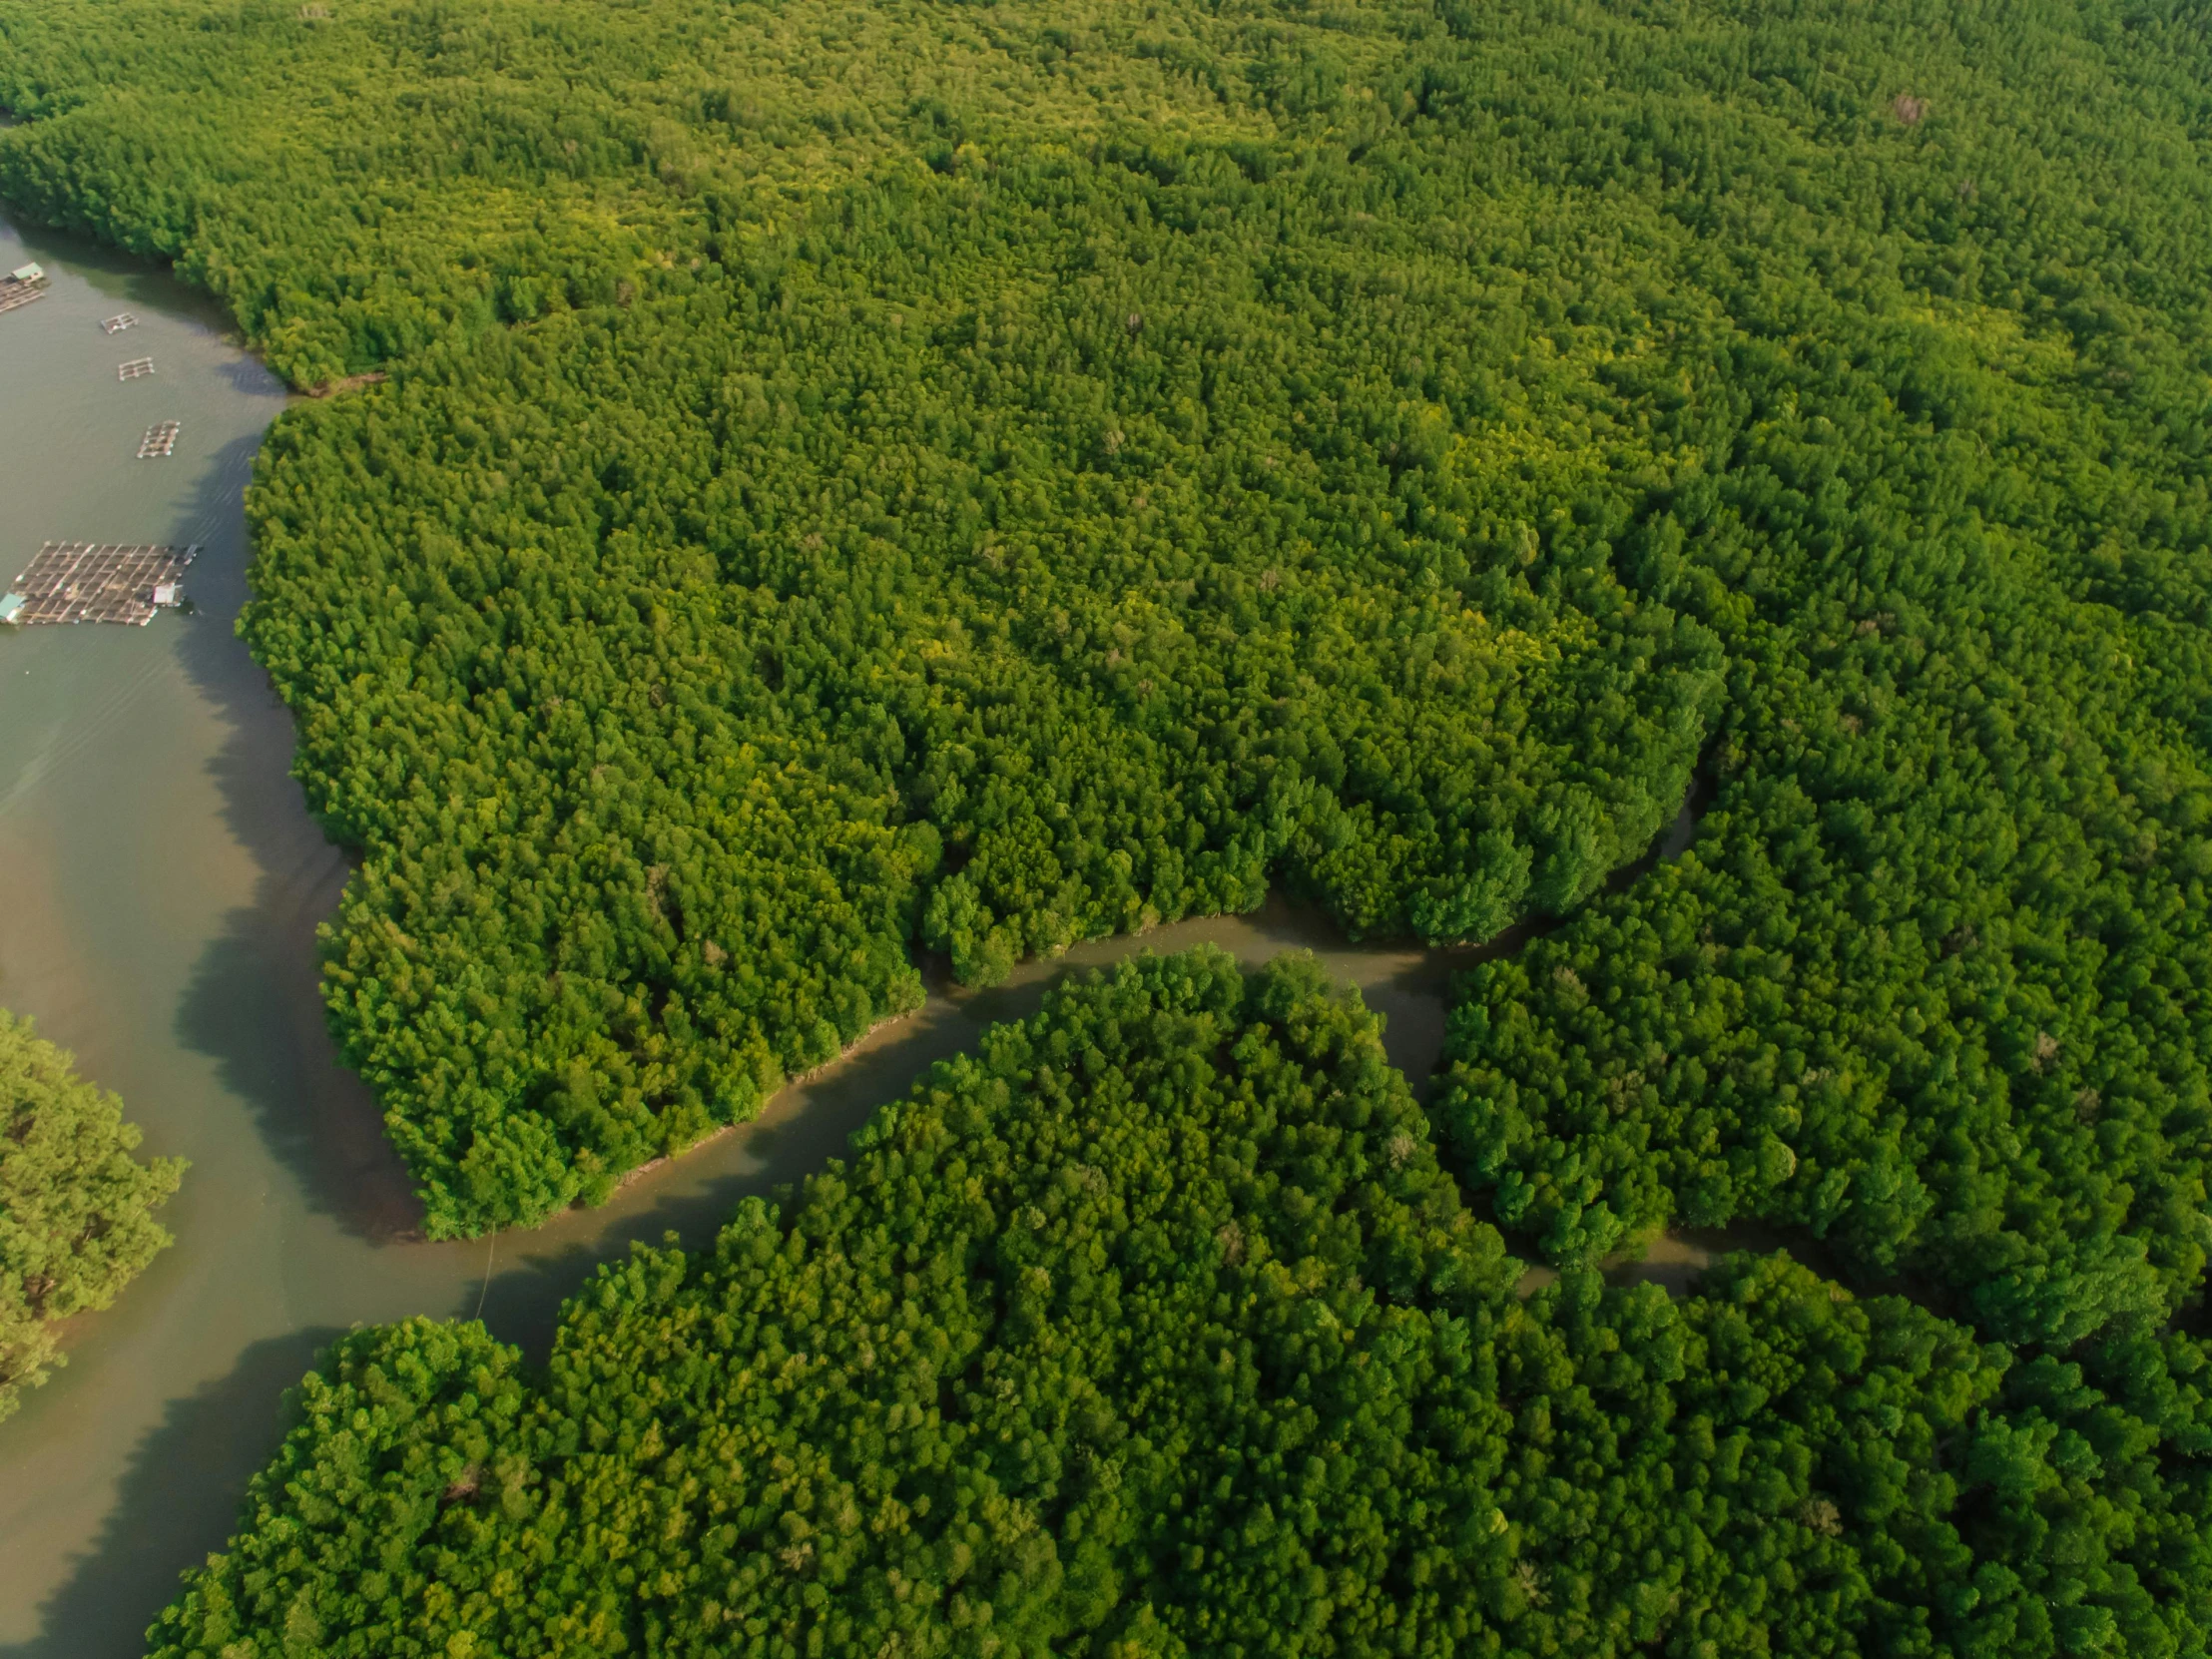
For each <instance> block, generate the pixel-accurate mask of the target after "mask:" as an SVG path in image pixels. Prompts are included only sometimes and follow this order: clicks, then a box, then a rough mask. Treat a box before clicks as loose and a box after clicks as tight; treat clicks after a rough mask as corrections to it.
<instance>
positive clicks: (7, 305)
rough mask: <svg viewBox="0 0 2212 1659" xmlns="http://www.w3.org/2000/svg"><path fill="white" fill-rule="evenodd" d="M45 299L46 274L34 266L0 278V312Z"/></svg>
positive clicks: (28, 266) (25, 267)
mask: <svg viewBox="0 0 2212 1659" xmlns="http://www.w3.org/2000/svg"><path fill="white" fill-rule="evenodd" d="M45 297H46V273H45V272H43V271H41V270H40V269H39V268H38V267H37V266H35V265H27V266H24V267H23V268H22V269H21V270H19V271H13V272H10V273H8V275H6V276H4V277H0V311H12V310H14V309H15V308H16V307H17V306H18V305H28V304H29V303H30V302H31V301H32V300H34V299H44V298H45Z"/></svg>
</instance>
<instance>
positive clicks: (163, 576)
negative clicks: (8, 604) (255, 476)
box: [8, 541, 200, 628]
mask: <svg viewBox="0 0 2212 1659" xmlns="http://www.w3.org/2000/svg"><path fill="white" fill-rule="evenodd" d="M199 552H200V549H199V547H198V546H197V545H194V546H191V547H152V546H144V545H141V546H126V545H123V544H122V543H118V542H89V541H50V542H48V543H47V544H46V545H45V546H44V547H41V548H40V549H39V550H38V557H37V558H35V559H33V560H32V561H31V564H30V568H29V569H27V570H25V571H24V572H23V574H22V575H21V576H18V577H17V578H16V579H15V581H14V583H13V584H12V587H11V591H10V592H9V594H8V598H9V599H20V600H21V603H20V604H18V605H15V606H13V607H12V608H11V609H12V615H10V616H9V618H8V619H9V620H10V621H13V622H16V623H19V624H22V625H23V626H25V627H29V626H31V625H33V624H37V623H42V622H123V623H131V624H134V625H136V626H138V627H141V628H143V627H145V626H146V625H147V624H148V623H149V622H152V621H153V620H154V612H155V611H156V610H157V609H159V608H161V607H163V606H167V605H175V604H178V603H180V602H181V601H182V600H183V597H184V595H183V593H182V592H181V591H180V589H179V587H178V583H179V581H180V580H181V579H182V578H183V576H184V574H185V567H186V566H187V565H189V564H191V563H192V561H193V559H194V558H195V557H197V556H198V554H199Z"/></svg>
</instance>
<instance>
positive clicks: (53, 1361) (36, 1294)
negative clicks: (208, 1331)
mask: <svg viewBox="0 0 2212 1659" xmlns="http://www.w3.org/2000/svg"><path fill="white" fill-rule="evenodd" d="M138 1144H139V1131H138V1128H137V1126H136V1125H134V1124H130V1123H126V1122H125V1121H124V1119H123V1103H122V1102H121V1101H119V1100H117V1099H116V1097H115V1096H114V1095H112V1094H107V1093H105V1092H103V1091H102V1090H100V1089H97V1088H95V1087H94V1086H93V1085H92V1084H90V1083H88V1082H86V1081H85V1080H84V1079H83V1078H81V1077H79V1076H78V1075H77V1074H76V1072H75V1071H74V1070H72V1069H71V1062H70V1057H69V1056H68V1055H67V1054H66V1053H64V1052H63V1051H62V1050H61V1049H58V1048H56V1047H55V1046H54V1045H53V1044H52V1043H50V1042H46V1041H43V1040H42V1039H40V1038H38V1037H35V1036H33V1035H32V1034H31V1027H30V1024H29V1023H28V1022H27V1021H24V1020H20V1019H17V1018H16V1017H15V1016H14V1015H12V1014H10V1013H8V1012H6V1011H5V1010H0V1417H6V1416H7V1415H8V1414H9V1413H10V1412H12V1411H13V1410H14V1409H15V1408H16V1406H17V1405H19V1404H20V1403H21V1402H22V1396H23V1392H24V1390H25V1389H27V1388H34V1387H36V1386H37V1385H38V1384H39V1383H43V1382H45V1381H46V1379H47V1376H48V1375H49V1373H50V1372H51V1370H52V1368H54V1367H55V1366H58V1365H60V1364H62V1363H63V1356H62V1354H61V1352H60V1349H59V1346H58V1344H57V1342H56V1338H55V1328H56V1326H57V1325H58V1323H59V1322H60V1321H62V1320H65V1319H68V1318H69V1317H70V1316H71V1315H72V1314H81V1313H86V1312H89V1311H91V1310H94V1309H100V1308H105V1307H107V1306H108V1305H109V1304H110V1303H112V1302H114V1301H115V1299H116V1297H117V1295H118V1294H119V1293H120V1292H121V1291H122V1289H123V1287H124V1286H126V1285H128V1284H129V1283H130V1282H131V1281H132V1280H133V1279H136V1278H137V1277H138V1275H139V1273H140V1272H141V1271H142V1270H143V1269H144V1268H145V1266H146V1264H147V1263H148V1262H150V1261H152V1260H153V1259H154V1257H155V1256H156V1254H158V1253H159V1252H160V1251H161V1250H162V1249H163V1247H165V1246H166V1245H168V1244H169V1243H170V1237H169V1235H168V1234H167V1233H165V1232H164V1231H162V1229H161V1227H160V1226H159V1225H158V1224H157V1223H156V1222H155V1221H154V1219H153V1213H154V1211H155V1209H156V1208H157V1207H159V1206H160V1204H161V1203H162V1201H163V1200H164V1199H166V1198H168V1197H169V1195H170V1194H172V1193H174V1192H175V1191H176V1190H177V1183H178V1181H179V1179H180V1178H181V1177H182V1176H183V1174H184V1168H185V1166H184V1164H183V1163H182V1162H180V1161H179V1160H178V1159H175V1158H156V1159H154V1160H152V1161H151V1162H148V1163H141V1162H140V1161H139V1160H138V1159H136V1158H134V1157H132V1156H131V1152H132V1149H133V1148H134V1147H136V1146H137V1145H138Z"/></svg>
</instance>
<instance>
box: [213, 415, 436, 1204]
mask: <svg viewBox="0 0 2212 1659" xmlns="http://www.w3.org/2000/svg"><path fill="white" fill-rule="evenodd" d="M260 442H261V438H260V434H259V433H251V434H247V435H244V436H242V437H240V438H238V439H237V440H235V441H234V442H233V443H232V444H230V445H228V446H227V447H226V448H225V449H224V450H223V451H222V452H221V453H219V455H218V456H217V457H216V459H215V462H214V464H213V465H212V466H211V467H210V468H209V470H208V471H207V473H206V475H205V481H204V483H203V485H202V487H201V490H200V492H199V496H198V498H197V499H196V500H195V501H194V502H193V504H192V505H191V506H190V507H189V508H188V509H187V510H186V517H187V528H186V529H185V530H183V531H181V532H180V533H181V534H184V535H187V536H190V537H191V538H192V539H196V540H202V541H204V542H205V543H206V545H207V547H208V551H207V552H206V553H204V554H202V555H201V558H200V559H199V561H198V562H197V563H195V564H194V566H193V567H192V570H191V572H190V575H189V579H188V580H189V588H190V591H191V593H192V595H193V598H194V602H195V604H196V606H197V613H196V614H195V615H193V616H191V617H185V618H178V619H176V620H177V623H178V625H179V626H180V627H181V628H183V629H184V630H185V634H184V637H183V639H182V641H181V643H180V644H179V646H178V660H179V662H180V663H181V665H182V666H183V668H184V670H185V673H186V676H187V678H188V679H189V680H190V682H191V683H192V685H193V687H194V689H195V690H196V691H197V692H198V693H199V694H200V695H201V697H202V698H203V699H204V700H205V701H206V703H207V704H208V706H209V707H210V708H211V710H212V711H213V712H214V714H215V715H216V717H217V718H218V720H219V721H220V723H221V725H222V727H223V729H224V737H223V740H222V743H221V746H220V748H219V749H218V750H217V751H216V753H215V754H214V755H213V756H212V757H211V758H210V760H209V762H208V766H209V770H210V772H211V773H212V775H213V776H214V778H215V781H216V784H217V787H218V790H219V792H220V795H221V798H222V802H223V816H224V827H225V828H226V829H227V830H229V832H230V833H231V835H232V836H233V837H235V838H236V840H237V841H238V842H239V844H240V845H242V846H243V847H244V848H245V849H246V851H247V854H248V856H249V857H250V858H251V859H252V861H253V864H254V867H255V870H256V875H255V882H254V892H253V897H252V900H251V902H249V903H248V904H246V905H244V906H241V907H240V908H238V909H236V910H234V911H232V912H231V914H230V915H229V916H228V917H226V925H225V927H224V931H223V933H222V934H221V936H220V937H218V938H217V939H215V940H214V941H213V942H212V943H211V944H210V945H209V946H208V948H207V950H206V951H205V953H204V954H203V955H202V957H201V959H200V961H199V962H198V963H197V964H196V965H195V967H194V970H193V975H192V981H191V984H190V985H189V987H188V988H187V990H186V993H185V996H184V999H183V1002H182V1004H181V1005H180V1007H179V1009H178V1013H177V1033H178V1038H179V1040H180V1041H181V1042H182V1043H183V1044H184V1046H185V1047H187V1048H189V1049H191V1050H193V1051H194V1052H196V1053H200V1054H205V1055H208V1056H210V1057H211V1058H213V1059H214V1060H215V1061H216V1062H217V1064H218V1066H219V1068H220V1076H221V1078H222V1081H223V1084H224V1086H225V1087H226V1088H227V1089H229V1090H230V1091H231V1092H232V1093H234V1094H235V1095H237V1096H238V1097H239V1098H240V1099H241V1100H243V1101H245V1102H246V1103H247V1105H248V1106H249V1107H250V1108H251V1109H252V1111H253V1113H254V1117H255V1120H256V1123H257V1126H258V1127H259V1129H260V1131H261V1133H262V1135H263V1138H264V1139H265V1140H266V1141H267V1143H268V1144H269V1146H270V1148H271V1150H272V1151H273V1152H274V1153H275V1154H276V1156H277V1158H278V1160H279V1161H281V1162H282V1163H283V1164H284V1165H285V1166H286V1167H287V1168H288V1169H290V1170H291V1171H292V1173H293V1174H294V1176H295V1177H296V1178H297V1179H298V1181H299V1184H300V1187H301V1189H302V1191H303V1192H304V1193H305V1194H306V1196H307V1202H308V1204H309V1207H310V1208H311V1209H313V1210H314V1211H316V1212H317V1213H319V1214H326V1215H330V1216H332V1217H334V1218H336V1219H337V1221H338V1222H339V1224H340V1225H341V1226H343V1227H345V1228H346V1230H347V1231H348V1232H351V1233H353V1234H355V1235H356V1236H359V1237H363V1238H367V1239H370V1240H374V1241H378V1242H382V1241H386V1240H392V1239H399V1238H404V1237H407V1236H409V1235H411V1234H413V1233H415V1232H416V1231H417V1230H418V1229H419V1227H420V1225H421V1211H420V1206H419V1204H418V1202H417V1201H416V1199H415V1196H414V1192H413V1185H412V1183H411V1182H410V1181H409V1180H408V1178H407V1174H406V1170H405V1168H404V1166H402V1165H401V1163H400V1162H399V1159H398V1156H397V1154H396V1153H394V1152H393V1151H392V1148H391V1143H390V1141H389V1140H388V1139H387V1138H386V1136H385V1134H384V1125H383V1118H382V1114H381V1113H380V1112H379V1111H378V1110H377V1107H376V1103H375V1101H374V1100H373V1098H372V1097H371V1096H370V1094H369V1091H368V1089H367V1088H366V1086H365V1085H363V1084H362V1082H361V1081H360V1079H359V1078H358V1077H356V1076H354V1075H353V1074H352V1073H351V1072H349V1071H347V1070H346V1069H345V1068H344V1067H343V1066H342V1065H341V1064H340V1063H339V1061H338V1057H337V1052H336V1048H335V1045H334V1044H333V1043H332V1042H331V1040H330V1036H329V1030H328V1026H327V1024H326V1023H325V1019H324V1014H323V1008H322V1001H321V995H320V991H319V988H318V980H319V962H318V957H317V946H316V942H315V929H316V926H317V925H318V924H319V923H320V922H322V921H324V920H325V919H327V918H328V917H329V915H330V914H331V913H332V911H333V910H334V909H335V908H336V905H337V900H338V894H339V892H340V891H341V889H342V888H343V886H344V884H345V879H346V876H347V875H348V873H349V872H350V865H349V863H348V860H347V858H346V856H345V854H344V852H343V851H342V850H341V849H339V848H338V847H336V846H334V845H333V844H331V842H330V841H329V839H328V838H327V837H326V836H325V835H324V833H323V831H322V829H321V826H320V825H318V824H317V823H316V822H315V821H314V819H313V818H311V817H310V816H309V815H308V812H307V807H306V800H305V797H304V795H303V793H302V792H301V790H300V787H299V785H298V783H297V781H296V780H294V779H293V778H292V776H291V761H292V752H293V746H294V737H293V731H292V723H291V714H290V711H289V710H287V709H286V708H285V707H284V706H283V703H282V702H281V700H280V699H278V697H277V694H276V691H275V689H274V688H273V687H272V686H271V684H270V682H269V677H268V675H267V674H265V673H264V672H263V670H262V669H261V668H260V666H259V665H257V664H256V663H255V662H254V660H253V658H252V657H251V656H250V655H249V654H248V652H247V649H246V644H245V642H244V641H243V640H241V639H240V638H239V637H238V635H237V632H236V621H237V617H238V613H239V609H240V607H241V606H242V605H243V604H244V603H245V600H246V593H247V588H246V569H245V566H246V553H245V547H246V528H245V518H244V510H243V507H242V504H241V500H240V490H241V487H242V485H243V482H244V479H245V477H246V475H247V473H248V471H249V470H250V468H251V466H252V461H253V455H254V451H255V450H256V449H257V448H258V447H259V445H260Z"/></svg>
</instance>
